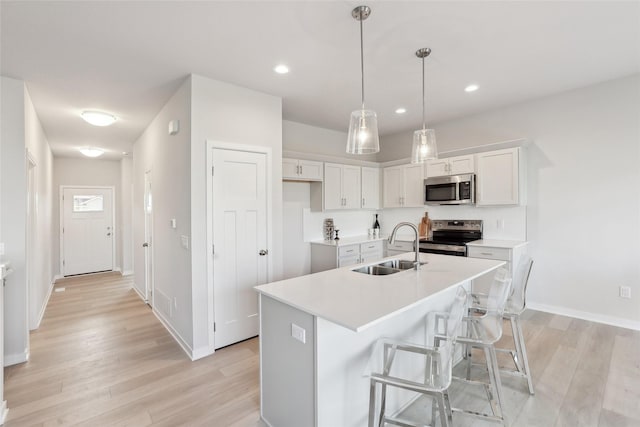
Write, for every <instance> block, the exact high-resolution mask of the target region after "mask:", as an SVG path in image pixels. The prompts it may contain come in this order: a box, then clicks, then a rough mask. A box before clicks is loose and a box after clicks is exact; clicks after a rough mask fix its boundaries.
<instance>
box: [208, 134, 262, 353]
mask: <svg viewBox="0 0 640 427" xmlns="http://www.w3.org/2000/svg"><path fill="white" fill-rule="evenodd" d="M206 146H207V156H206V157H207V159H206V160H207V169H206V176H207V183H206V191H207V194H206V201H207V225H206V228H207V318H208V321H207V330H208V334H207V335H208V336H209V351H210V354H213V353H214V352H215V333H214V331H213V325H214V322H215V313H214V302H213V255H212V253H211V251H212V248H213V199H212V197H211V194H212V192H213V175H212V173H211V168H212V167H213V149H222V150H230V151H245V152H250V153H258V154H264V155H265V157H266V159H265V162H266V165H265V166H266V171H265V174H266V176H267V182H266V184H267V194H266V198H267V212H266V214H267V218H266V223H267V249H269V250H271V252H272V253H273V226H272V225H271V224H272V221H273V164H272V162H273V150H272V149H271V147H265V146H260V145H249V144H237V143H232V142H223V141H213V140H209V139H207V140H206ZM271 277H273V257H271V256H269V257H267V280H266V283H269V282H270V281H271Z"/></svg>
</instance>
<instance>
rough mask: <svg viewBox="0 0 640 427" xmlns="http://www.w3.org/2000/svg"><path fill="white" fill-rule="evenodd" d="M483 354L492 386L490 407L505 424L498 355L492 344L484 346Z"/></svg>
mask: <svg viewBox="0 0 640 427" xmlns="http://www.w3.org/2000/svg"><path fill="white" fill-rule="evenodd" d="M485 356H486V357H488V358H487V368H488V369H489V378H490V380H491V386H492V388H493V393H494V396H493V397H494V398H493V399H491V409H492V410H493V414H494V415H495V416H497V417H498V418H501V419H502V423H503V424H504V425H506V421H505V416H504V399H503V396H502V380H501V379H500V371H499V368H498V357H497V356H496V349H495V347H494V346H493V345H490V346H487V347H486V348H485Z"/></svg>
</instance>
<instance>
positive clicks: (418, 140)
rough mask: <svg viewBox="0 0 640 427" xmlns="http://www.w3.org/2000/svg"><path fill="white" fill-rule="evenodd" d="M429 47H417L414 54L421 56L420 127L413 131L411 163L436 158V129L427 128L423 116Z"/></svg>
mask: <svg viewBox="0 0 640 427" xmlns="http://www.w3.org/2000/svg"><path fill="white" fill-rule="evenodd" d="M430 53H431V49H429V48H428V47H425V48H422V49H418V50H417V51H416V56H417V57H418V58H422V129H420V130H417V131H415V132H414V133H413V146H412V148H411V163H424V162H425V161H427V160H433V159H437V158H438V146H437V145H436V131H435V130H433V129H427V121H426V118H425V117H426V116H425V96H424V58H426V57H427V56H429V54H430Z"/></svg>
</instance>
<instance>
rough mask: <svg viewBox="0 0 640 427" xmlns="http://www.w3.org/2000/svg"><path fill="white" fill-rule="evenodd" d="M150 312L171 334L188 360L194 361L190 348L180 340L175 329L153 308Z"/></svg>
mask: <svg viewBox="0 0 640 427" xmlns="http://www.w3.org/2000/svg"><path fill="white" fill-rule="evenodd" d="M151 311H152V312H153V314H155V315H156V318H157V319H158V320H159V321H160V323H162V325H163V326H164V327H165V329H166V330H167V331H169V333H170V334H171V336H172V337H173V339H174V340H176V342H177V343H178V345H180V347H182V350H184V352H185V353H186V354H187V356H189V359H191V360H195V359H194V358H193V350H191V347H190V346H189V344H187V343H186V342H185V341H184V340H183V339H182V337H181V336H180V334H179V333H178V332H177V331H176V330H175V329H173V327H172V326H171V324H170V323H169V322H168V321H167V320H166V319H165V318H164V317H163V316H162V314H161V313H160V312H158V311H157V310H156V309H155V308H153V309H152V310H151Z"/></svg>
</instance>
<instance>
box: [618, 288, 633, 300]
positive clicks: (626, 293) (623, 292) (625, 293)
mask: <svg viewBox="0 0 640 427" xmlns="http://www.w3.org/2000/svg"><path fill="white" fill-rule="evenodd" d="M620 298H631V288H630V287H629V286H620Z"/></svg>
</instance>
